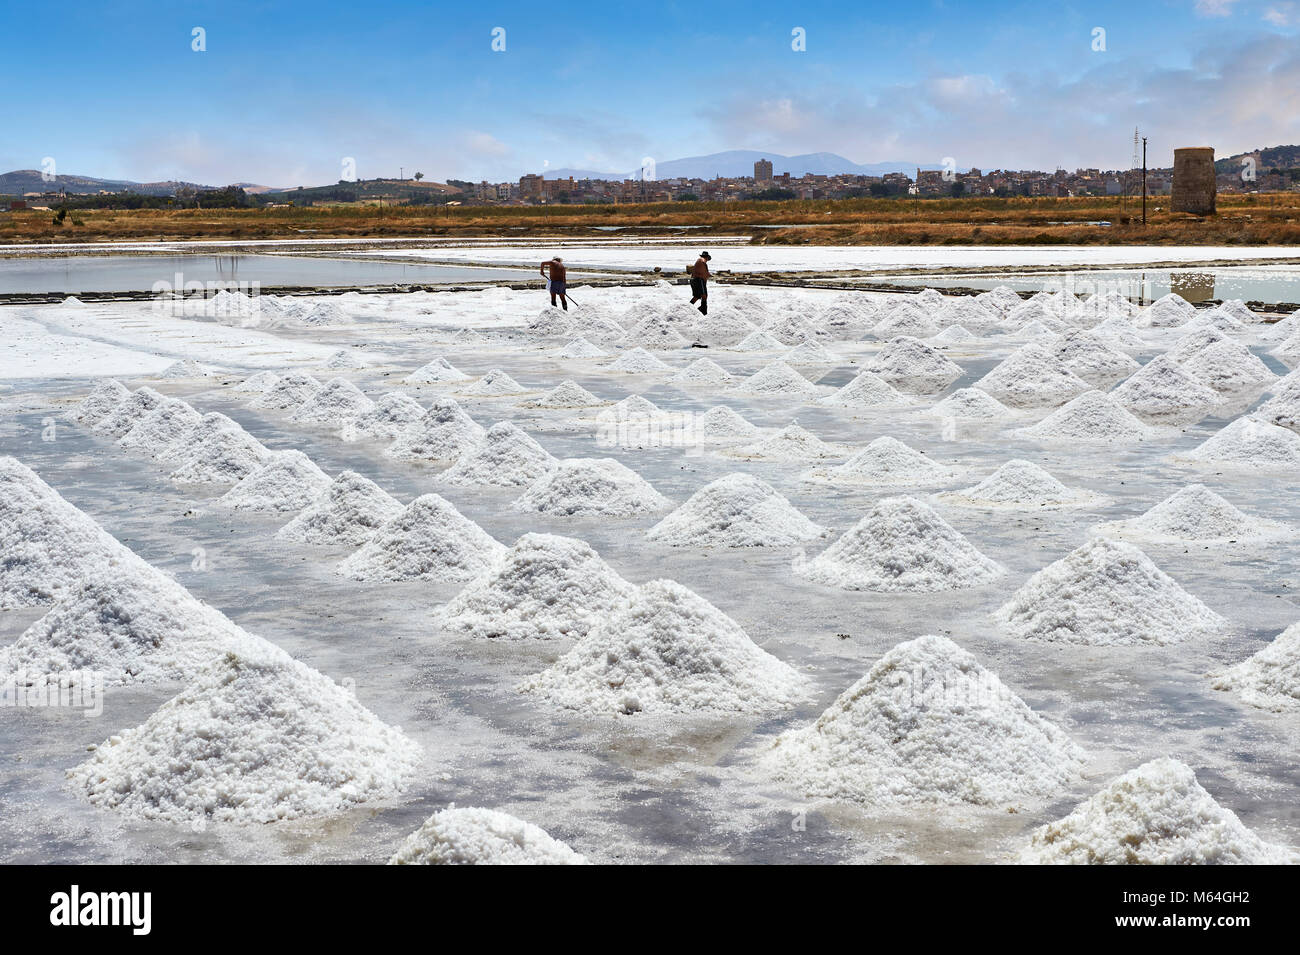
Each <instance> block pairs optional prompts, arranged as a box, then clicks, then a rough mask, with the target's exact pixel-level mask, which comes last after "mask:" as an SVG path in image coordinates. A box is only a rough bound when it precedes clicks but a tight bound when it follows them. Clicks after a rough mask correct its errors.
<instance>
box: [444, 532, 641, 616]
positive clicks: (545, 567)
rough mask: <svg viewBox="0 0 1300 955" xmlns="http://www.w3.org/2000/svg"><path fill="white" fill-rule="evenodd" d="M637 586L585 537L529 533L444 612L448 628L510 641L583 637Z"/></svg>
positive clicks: (449, 604)
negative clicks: (616, 571) (613, 566)
mask: <svg viewBox="0 0 1300 955" xmlns="http://www.w3.org/2000/svg"><path fill="white" fill-rule="evenodd" d="M635 591H636V587H634V586H633V585H632V584H630V583H628V582H627V581H626V580H624V579H623V578H622V577H620V576H619V575H618V574H617V573H615V572H614V570H613V568H611V567H610V566H609V565H608V564H606V563H605V562H604V561H603V560H601V558H600V555H599V554H597V553H596V552H595V551H594V550H592V549H591V546H590V545H589V544H587V543H586V542H585V541H580V540H576V539H575V538H572V537H558V536H556V535H554V534H525V535H524V536H523V537H521V538H519V540H517V541H515V543H514V546H513V547H511V548H510V549H509V550H507V551H505V553H503V554H502V555H501V556H500V557H499V558H497V560H496V562H495V563H494V564H493V565H492V566H491V567H490V568H489V569H488V570H487V571H486V572H485V573H484V574H483V575H482V576H481V577H478V578H476V579H475V580H473V581H472V582H471V583H469V584H468V585H467V586H466V587H465V589H464V590H462V591H461V592H460V593H459V594H457V595H456V596H455V597H453V598H452V599H451V600H450V601H449V602H448V603H447V604H446V605H445V606H444V607H443V608H442V609H441V610H440V611H439V612H438V614H437V620H438V623H439V624H440V625H441V626H442V627H443V628H445V629H447V630H452V631H456V632H459V633H468V634H472V635H473V636H476V637H505V638H507V639H510V640H523V639H534V638H541V639H552V638H558V637H570V636H576V637H584V636H586V635H587V633H588V632H589V631H590V630H591V629H592V628H594V627H595V626H597V625H598V624H599V623H600V622H602V621H604V620H607V619H609V617H610V615H611V614H612V613H613V612H614V611H615V609H616V608H618V607H620V606H622V605H623V604H625V603H627V601H628V600H629V599H630V598H631V596H632V594H633V593H635Z"/></svg>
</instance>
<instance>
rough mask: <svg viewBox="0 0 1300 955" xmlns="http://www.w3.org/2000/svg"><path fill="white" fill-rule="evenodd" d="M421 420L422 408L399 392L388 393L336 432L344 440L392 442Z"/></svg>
mask: <svg viewBox="0 0 1300 955" xmlns="http://www.w3.org/2000/svg"><path fill="white" fill-rule="evenodd" d="M422 417H424V406H423V405H422V404H420V403H419V402H418V401H416V400H415V399H414V398H412V397H411V396H410V395H408V394H406V393H404V392H401V391H389V392H386V393H385V394H382V395H380V396H379V397H378V398H376V399H375V401H374V407H373V408H371V409H370V410H369V411H363V412H361V414H359V415H357V416H356V418H354V419H353V420H352V421H349V422H346V423H345V424H344V425H343V427H342V428H340V429H339V437H341V438H342V439H343V440H344V441H356V440H359V439H363V438H382V439H388V440H391V439H393V438H396V437H397V436H398V435H399V434H401V433H402V432H403V431H405V430H406V429H407V428H408V427H410V426H411V425H413V424H415V422H417V421H419V420H420V419H421V418H422Z"/></svg>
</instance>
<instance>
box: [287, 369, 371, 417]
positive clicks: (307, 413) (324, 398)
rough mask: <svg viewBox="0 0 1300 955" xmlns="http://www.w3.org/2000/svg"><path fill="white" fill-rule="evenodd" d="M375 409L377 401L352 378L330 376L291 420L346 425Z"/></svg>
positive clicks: (299, 407) (295, 412)
mask: <svg viewBox="0 0 1300 955" xmlns="http://www.w3.org/2000/svg"><path fill="white" fill-rule="evenodd" d="M374 410H375V403H374V402H373V401H371V400H370V399H369V398H368V397H366V395H365V393H364V392H362V390H361V389H360V388H358V387H357V386H356V385H354V384H352V382H350V381H348V380H347V379H346V378H331V379H330V380H329V381H327V382H325V384H324V386H323V387H321V389H320V390H319V391H317V392H316V393H315V394H313V395H312V396H311V397H310V398H308V399H307V400H306V401H304V402H303V403H302V404H300V405H299V406H298V407H297V408H295V409H294V410H293V413H292V414H290V415H289V420H290V421H292V422H293V423H294V424H299V425H307V426H309V427H319V428H343V427H345V426H346V425H349V424H351V423H352V422H354V421H356V419H357V418H359V417H360V416H361V415H363V414H367V413H369V412H371V411H374Z"/></svg>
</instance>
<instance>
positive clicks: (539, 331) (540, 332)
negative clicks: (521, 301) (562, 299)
mask: <svg viewBox="0 0 1300 955" xmlns="http://www.w3.org/2000/svg"><path fill="white" fill-rule="evenodd" d="M528 333H529V335H530V336H531V337H533V338H565V337H568V336H569V335H572V334H573V322H572V321H571V320H570V319H569V313H568V312H567V311H566V310H565V309H562V308H560V307H559V306H558V305H547V306H546V307H545V308H543V309H542V310H541V311H540V312H538V313H537V317H536V318H535V319H533V320H532V321H531V322H529V323H528Z"/></svg>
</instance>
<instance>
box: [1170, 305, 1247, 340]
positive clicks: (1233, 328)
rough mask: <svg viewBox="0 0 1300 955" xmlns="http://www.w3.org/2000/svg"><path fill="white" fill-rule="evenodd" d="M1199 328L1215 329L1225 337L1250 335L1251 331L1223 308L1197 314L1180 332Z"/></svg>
mask: <svg viewBox="0 0 1300 955" xmlns="http://www.w3.org/2000/svg"><path fill="white" fill-rule="evenodd" d="M1198 328H1213V329H1214V330H1215V331H1217V332H1222V333H1223V334H1225V335H1248V334H1250V329H1249V328H1247V327H1246V324H1245V323H1244V322H1242V321H1241V320H1240V319H1238V318H1237V317H1236V316H1234V315H1232V314H1230V313H1228V312H1225V311H1224V310H1223V309H1221V308H1212V309H1209V310H1206V311H1202V312H1199V313H1197V315H1196V317H1195V318H1193V319H1192V320H1191V321H1190V322H1188V323H1187V324H1186V325H1184V326H1183V327H1182V328H1180V329H1179V332H1180V333H1181V332H1185V331H1189V330H1194V329H1198Z"/></svg>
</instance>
